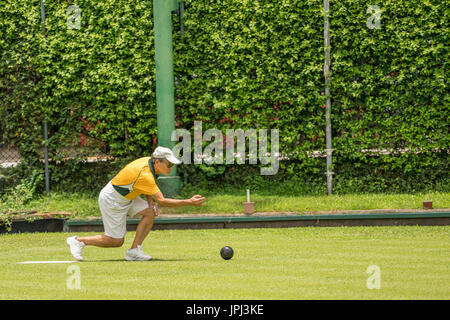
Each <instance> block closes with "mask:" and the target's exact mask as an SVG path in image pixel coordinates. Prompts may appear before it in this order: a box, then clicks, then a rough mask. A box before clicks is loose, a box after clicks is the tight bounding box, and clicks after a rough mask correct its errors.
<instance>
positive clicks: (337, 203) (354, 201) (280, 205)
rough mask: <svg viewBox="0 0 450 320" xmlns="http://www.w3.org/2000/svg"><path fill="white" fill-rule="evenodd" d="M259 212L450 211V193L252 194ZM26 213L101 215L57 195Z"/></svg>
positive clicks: (220, 201)
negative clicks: (426, 204)
mask: <svg viewBox="0 0 450 320" xmlns="http://www.w3.org/2000/svg"><path fill="white" fill-rule="evenodd" d="M251 200H252V201H254V202H255V211H256V212H273V211H278V212H298V213H302V212H315V211H338V210H371V209H422V208H423V206H422V201H423V200H432V201H433V207H434V208H436V209H439V208H450V193H440V192H435V193H425V194H420V193H419V194H355V195H332V196H327V195H324V196H298V197H290V196H282V195H273V196H261V195H258V194H255V195H252V197H251ZM245 201H246V195H245V193H244V194H243V195H242V196H235V195H227V194H218V195H207V196H206V204H205V205H204V206H202V207H182V208H176V209H174V208H163V211H162V212H163V213H164V212H166V213H167V212H169V213H179V214H189V213H242V212H243V206H242V203H243V202H245ZM23 210H37V211H40V212H49V211H70V212H72V213H73V214H74V218H77V219H80V218H83V217H88V216H100V211H99V209H98V203H97V195H87V194H72V193H53V194H51V195H50V196H49V197H46V196H41V197H39V198H37V199H35V200H32V201H30V202H28V203H27V204H26V205H24V206H23Z"/></svg>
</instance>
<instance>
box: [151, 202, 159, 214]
mask: <svg viewBox="0 0 450 320" xmlns="http://www.w3.org/2000/svg"><path fill="white" fill-rule="evenodd" d="M152 208H153V212H154V213H155V216H158V215H159V206H158V205H157V204H153V205H152Z"/></svg>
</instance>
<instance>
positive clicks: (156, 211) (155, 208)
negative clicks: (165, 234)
mask: <svg viewBox="0 0 450 320" xmlns="http://www.w3.org/2000/svg"><path fill="white" fill-rule="evenodd" d="M145 197H146V198H147V203H148V206H149V207H150V208H152V209H153V213H154V214H155V216H157V215H159V205H158V204H157V203H154V202H153V200H152V197H150V196H149V195H145Z"/></svg>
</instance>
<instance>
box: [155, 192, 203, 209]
mask: <svg viewBox="0 0 450 320" xmlns="http://www.w3.org/2000/svg"><path fill="white" fill-rule="evenodd" d="M151 197H152V198H153V200H154V201H156V202H157V203H158V204H159V205H160V206H161V207H186V206H202V205H203V204H204V202H205V197H202V196H201V195H198V194H196V195H195V196H193V197H192V198H190V199H170V198H164V195H163V194H162V192H161V191H160V192H158V193H155V194H152V195H151Z"/></svg>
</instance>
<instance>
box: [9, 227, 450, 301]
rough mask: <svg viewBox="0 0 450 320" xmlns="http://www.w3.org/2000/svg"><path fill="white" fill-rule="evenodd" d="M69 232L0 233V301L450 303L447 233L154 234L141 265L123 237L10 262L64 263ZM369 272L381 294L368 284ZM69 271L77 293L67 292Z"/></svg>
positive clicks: (54, 256) (52, 256)
mask: <svg viewBox="0 0 450 320" xmlns="http://www.w3.org/2000/svg"><path fill="white" fill-rule="evenodd" d="M86 234H87V233H83V234H79V235H86ZM69 235H70V234H67V233H47V234H45V233H33V234H6V235H5V234H3V235H0V251H1V252H2V258H1V259H0V270H1V271H0V299H163V300H171V299H227V300H228V299H445V300H447V299H450V227H449V226H441V227H419V226H410V227H335V228H321V227H320V228H319V227H309V228H286V229H221V230H171V231H169V230H166V231H152V232H151V233H150V235H149V237H148V238H147V239H146V241H145V243H144V249H145V252H146V253H148V254H150V255H152V256H153V258H154V260H153V261H147V262H127V261H124V260H123V257H124V254H125V250H126V249H127V248H129V246H130V244H131V242H132V240H133V236H134V233H133V232H129V233H128V234H127V237H126V243H125V245H124V246H123V247H121V248H110V249H103V248H96V247H87V248H85V250H84V253H83V255H84V258H85V261H84V262H78V263H73V264H17V262H22V261H34V260H38V261H40V260H72V257H71V255H70V253H69V251H68V248H67V246H66V244H65V239H66V237H68V236H69ZM225 245H229V246H231V247H233V248H234V250H235V256H234V257H233V259H231V260H228V261H226V260H223V259H222V258H221V257H220V255H219V251H220V248H221V247H222V246H225ZM373 265H375V266H378V267H379V270H380V274H379V275H380V277H379V281H380V282H379V284H380V288H379V289H369V288H368V287H367V281H368V279H369V277H373V276H374V275H372V274H368V273H366V271H367V269H368V267H369V266H373ZM71 266H72V268H73V266H75V267H78V268H79V269H78V270H79V279H80V289H70V288H68V287H67V281H68V280H70V279H71V278H70V277H73V276H74V275H73V274H71V273H68V271H70V269H68V268H69V267H71ZM69 283H70V281H69Z"/></svg>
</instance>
